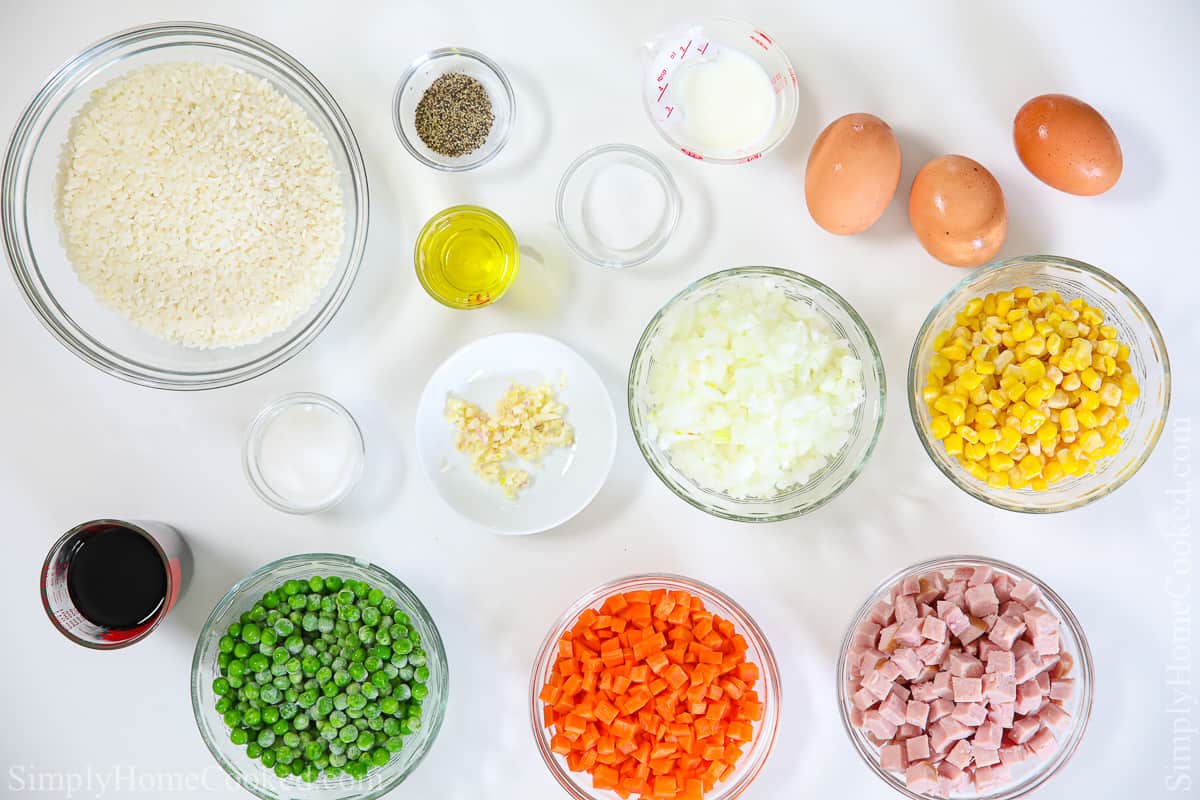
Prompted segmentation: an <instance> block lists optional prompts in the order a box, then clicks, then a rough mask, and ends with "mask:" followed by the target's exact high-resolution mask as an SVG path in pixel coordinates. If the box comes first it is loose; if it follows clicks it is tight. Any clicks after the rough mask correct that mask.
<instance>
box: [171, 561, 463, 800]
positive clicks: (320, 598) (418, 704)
mask: <svg viewBox="0 0 1200 800" xmlns="http://www.w3.org/2000/svg"><path fill="white" fill-rule="evenodd" d="M448 679H449V674H448V670H447V664H446V651H445V647H444V646H443V644H442V638H441V636H440V635H439V633H438V629H437V626H436V625H434V623H433V619H432V618H431V617H430V616H429V612H428V611H427V610H426V609H425V606H424V605H422V604H421V601H420V600H418V599H417V596H416V595H415V594H413V592H412V591H411V590H410V589H409V588H408V587H407V586H405V585H404V584H403V583H401V582H400V581H399V580H397V579H396V577H395V576H393V575H392V574H391V573H389V572H387V571H386V570H383V569H381V568H380V567H378V566H375V565H374V564H370V563H368V562H367V561H365V560H362V559H356V558H352V557H350V556H345V555H336V554H331V553H311V554H304V555H294V556H288V557H286V558H281V559H279V560H278V561H274V562H272V563H270V564H267V565H266V566H263V567H261V568H259V569H258V570H255V571H254V572H253V573H251V574H250V575H249V576H248V577H246V578H244V579H243V580H241V581H240V582H238V583H237V584H236V585H235V586H234V587H233V588H232V589H230V590H229V591H228V592H227V593H226V594H225V596H224V597H223V598H221V600H220V602H218V603H217V605H216V607H215V608H214V609H213V611H212V613H211V614H210V615H209V617H208V621H207V622H205V624H204V628H203V629H202V630H201V632H200V639H199V641H198V642H197V643H196V653H195V656H194V657H193V659H192V680H191V691H192V711H193V712H194V714H195V716H196V724H197V726H198V727H199V728H200V735H201V737H202V738H203V739H204V743H205V744H206V745H208V749H209V751H210V752H211V753H212V754H213V757H214V758H216V760H217V762H218V763H219V764H220V765H221V767H222V768H223V769H224V770H225V771H226V772H227V773H228V774H229V776H230V777H231V778H233V779H234V780H235V781H237V782H238V783H239V784H241V785H242V786H243V787H244V788H246V789H247V790H248V791H250V792H251V793H252V794H254V795H256V796H257V797H260V798H263V800H276V799H277V798H289V799H293V798H294V799H295V800H328V799H329V798H339V800H349V798H355V800H371V799H372V798H377V797H379V796H381V795H383V794H385V793H386V792H389V791H391V790H392V789H394V788H395V787H396V786H398V785H399V784H400V783H402V782H403V781H404V779H405V778H407V777H408V775H409V774H410V773H411V772H412V771H413V770H414V769H416V768H417V765H418V764H420V763H421V760H422V759H423V758H424V757H425V754H426V753H427V752H428V751H429V749H430V747H432V745H433V742H434V739H436V738H437V734H438V730H439V729H440V728H441V725H442V720H443V718H444V717H445V710H446V696H447V690H448V687H449V680H448Z"/></svg>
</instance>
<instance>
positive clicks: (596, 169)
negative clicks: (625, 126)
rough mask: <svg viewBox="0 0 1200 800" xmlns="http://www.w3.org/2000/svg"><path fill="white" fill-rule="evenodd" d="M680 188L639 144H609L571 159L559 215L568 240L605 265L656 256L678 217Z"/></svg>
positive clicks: (562, 183)
mask: <svg viewBox="0 0 1200 800" xmlns="http://www.w3.org/2000/svg"><path fill="white" fill-rule="evenodd" d="M679 207H680V198H679V188H678V187H677V186H676V185H675V179H674V178H672V177H671V173H670V172H669V171H668V170H667V168H666V165H664V164H663V163H662V162H661V161H659V160H658V159H657V158H655V157H654V156H653V155H651V154H650V153H648V152H646V151H645V150H643V149H642V148H640V147H634V146H633V145H628V144H606V145H603V146H601V147H597V148H594V149H592V150H588V151H587V152H586V153H584V154H583V155H581V156H579V158H577V159H575V160H574V161H573V162H571V166H569V167H567V171H566V172H565V173H563V177H562V180H561V181H560V182H559V184H558V196H557V198H556V202H555V216H556V218H557V220H558V228H559V230H560V231H562V235H563V238H564V239H566V240H567V244H568V245H569V246H570V247H571V249H572V250H574V251H575V253H576V254H577V255H579V256H580V257H582V258H584V259H587V260H588V261H590V262H591V263H593V264H596V265H598V266H601V267H613V268H616V269H621V268H624V267H633V266H636V265H638V264H642V263H644V262H646V261H649V260H650V259H651V258H653V257H654V256H655V255H656V254H658V252H659V251H660V250H662V249H663V247H665V246H666V244H667V240H668V239H670V238H671V234H672V233H674V232H675V225H676V224H677V223H678V222H679Z"/></svg>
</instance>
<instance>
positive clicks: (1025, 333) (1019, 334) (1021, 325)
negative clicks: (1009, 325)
mask: <svg viewBox="0 0 1200 800" xmlns="http://www.w3.org/2000/svg"><path fill="white" fill-rule="evenodd" d="M1034 333H1035V331H1034V328H1033V323H1032V322H1030V321H1029V320H1027V319H1025V318H1021V319H1019V320H1017V322H1016V324H1014V325H1013V329H1012V335H1013V339H1015V340H1016V341H1018V342H1025V341H1028V340H1029V339H1030V338H1031V337H1032V336H1033V334H1034Z"/></svg>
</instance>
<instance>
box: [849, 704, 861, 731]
mask: <svg viewBox="0 0 1200 800" xmlns="http://www.w3.org/2000/svg"><path fill="white" fill-rule="evenodd" d="M850 724H851V725H853V726H854V727H856V728H861V727H862V726H863V710H862V709H861V708H859V707H858V706H851V707H850Z"/></svg>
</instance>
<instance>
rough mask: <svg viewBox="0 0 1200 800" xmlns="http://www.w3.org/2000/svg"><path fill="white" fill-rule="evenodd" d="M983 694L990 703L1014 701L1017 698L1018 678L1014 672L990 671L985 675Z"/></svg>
mask: <svg viewBox="0 0 1200 800" xmlns="http://www.w3.org/2000/svg"><path fill="white" fill-rule="evenodd" d="M983 694H984V696H985V697H987V700H988V702H989V703H991V704H993V705H995V704H997V703H1012V702H1014V701H1015V700H1016V699H1017V679H1016V678H1014V677H1013V675H1012V673H1007V674H1005V673H997V672H989V673H988V674H987V675H984V676H983Z"/></svg>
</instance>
